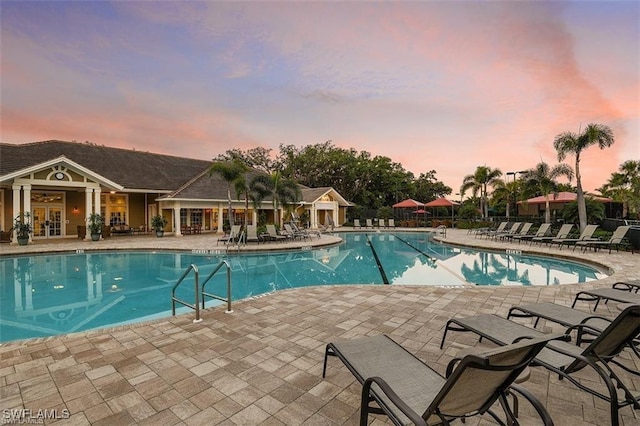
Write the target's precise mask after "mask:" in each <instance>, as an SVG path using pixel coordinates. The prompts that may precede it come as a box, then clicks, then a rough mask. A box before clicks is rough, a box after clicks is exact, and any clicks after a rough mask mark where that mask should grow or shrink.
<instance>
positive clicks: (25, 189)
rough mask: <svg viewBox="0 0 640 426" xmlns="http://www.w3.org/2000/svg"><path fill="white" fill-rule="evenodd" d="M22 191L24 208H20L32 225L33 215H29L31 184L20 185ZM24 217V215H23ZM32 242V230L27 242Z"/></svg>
mask: <svg viewBox="0 0 640 426" xmlns="http://www.w3.org/2000/svg"><path fill="white" fill-rule="evenodd" d="M22 191H23V194H22V195H23V196H24V200H23V203H24V208H23V209H22V213H23V214H27V213H28V214H29V220H28V221H29V222H30V223H31V225H32V226H33V217H32V216H31V185H22ZM25 219H26V217H25ZM31 243H33V232H32V233H31V234H29V244H31Z"/></svg>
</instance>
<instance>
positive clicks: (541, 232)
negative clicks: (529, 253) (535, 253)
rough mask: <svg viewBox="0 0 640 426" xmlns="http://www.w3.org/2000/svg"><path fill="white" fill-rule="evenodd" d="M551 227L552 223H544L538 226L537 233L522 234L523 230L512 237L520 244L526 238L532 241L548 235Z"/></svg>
mask: <svg viewBox="0 0 640 426" xmlns="http://www.w3.org/2000/svg"><path fill="white" fill-rule="evenodd" d="M550 229H551V224H550V223H543V224H542V225H540V228H538V230H537V231H536V233H535V234H525V235H522V232H521V233H520V234H519V235H514V236H513V237H512V238H513V239H514V240H517V241H518V244H520V242H521V241H524V240H529V242H531V241H533V239H534V238H536V237H546V236H547V234H548V233H549V230H550Z"/></svg>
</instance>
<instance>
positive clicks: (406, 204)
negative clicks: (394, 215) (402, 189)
mask: <svg viewBox="0 0 640 426" xmlns="http://www.w3.org/2000/svg"><path fill="white" fill-rule="evenodd" d="M393 207H394V208H397V209H401V208H410V207H424V203H421V202H420V201H416V200H412V199H411V198H407V199H406V200H404V201H400V202H399V203H396V204H394V205H393Z"/></svg>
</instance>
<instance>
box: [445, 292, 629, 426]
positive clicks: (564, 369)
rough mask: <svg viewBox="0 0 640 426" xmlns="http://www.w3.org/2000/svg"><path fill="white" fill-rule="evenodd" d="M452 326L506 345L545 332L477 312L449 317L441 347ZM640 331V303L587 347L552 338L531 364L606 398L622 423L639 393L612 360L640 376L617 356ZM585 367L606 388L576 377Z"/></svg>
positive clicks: (615, 422)
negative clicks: (623, 413) (621, 415)
mask: <svg viewBox="0 0 640 426" xmlns="http://www.w3.org/2000/svg"><path fill="white" fill-rule="evenodd" d="M613 291H619V290H613ZM449 330H451V331H467V332H473V333H475V334H477V335H478V336H480V337H481V338H486V339H488V340H490V341H492V342H494V343H496V344H498V345H507V344H509V343H511V342H513V341H514V340H516V339H519V338H522V337H525V336H526V337H531V338H536V337H542V336H545V333H542V332H540V331H538V330H535V329H533V328H531V327H527V326H525V325H522V324H518V323H516V322H514V321H511V320H508V319H506V318H502V317H499V316H497V315H478V316H474V317H467V318H453V319H451V320H449V321H448V322H447V325H446V327H445V331H444V335H443V336H442V343H441V345H440V347H441V348H442V346H443V345H444V341H445V339H446V337H447V332H448V331H449ZM639 335H640V305H631V306H629V307H627V308H626V309H625V310H624V311H622V312H621V313H620V314H619V315H618V316H617V317H616V318H615V319H614V320H613V321H612V322H611V324H609V325H608V326H607V328H605V329H604V330H603V331H602V332H601V333H600V334H599V335H598V336H597V337H596V338H595V339H594V340H593V341H592V342H590V343H589V345H588V346H586V347H585V348H582V347H580V346H576V345H572V344H570V343H566V342H555V341H554V342H549V344H548V345H547V346H546V347H545V348H544V349H543V350H542V351H540V353H539V354H538V355H537V356H536V358H535V359H534V361H533V363H532V366H542V367H545V368H546V369H548V370H550V371H552V372H554V373H556V374H558V376H559V377H560V379H567V380H569V381H570V382H571V383H573V384H574V385H575V386H577V387H578V388H580V389H582V390H583V391H586V392H588V393H590V394H591V395H593V396H596V397H598V398H600V399H603V400H605V401H607V402H608V403H609V406H610V415H611V424H612V425H619V424H620V423H619V418H618V412H619V410H620V408H622V407H626V406H628V405H631V406H632V407H633V409H635V410H638V409H640V393H638V392H637V391H633V390H631V389H630V388H629V386H627V385H626V384H625V382H623V380H622V379H621V378H620V377H619V376H618V374H617V373H616V372H615V371H614V370H613V366H612V365H611V364H616V365H618V366H621V367H622V368H623V369H624V370H625V371H627V372H629V373H631V374H633V375H635V376H640V372H638V371H636V370H634V369H633V368H629V367H626V366H625V365H624V364H622V363H620V362H619V360H618V359H617V357H618V355H619V354H620V352H622V351H623V350H624V349H625V348H626V347H627V346H629V345H632V344H633V341H634V340H635V339H637V338H638V336H639ZM585 367H591V369H592V370H593V371H594V372H595V373H596V374H597V375H598V376H600V379H601V381H602V382H604V384H605V386H606V391H603V390H599V389H594V388H593V387H590V386H589V384H591V383H593V384H595V383H596V382H595V381H584V382H582V381H580V380H578V378H576V377H574V373H576V372H578V371H580V370H582V369H583V368H585Z"/></svg>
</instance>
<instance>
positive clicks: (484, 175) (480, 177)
mask: <svg viewBox="0 0 640 426" xmlns="http://www.w3.org/2000/svg"><path fill="white" fill-rule="evenodd" d="M500 176H502V172H501V171H500V169H492V168H491V167H487V166H479V167H478V168H476V172H475V173H474V174H472V175H467V176H465V177H464V179H463V180H462V186H461V187H460V193H461V194H464V193H465V192H466V191H467V190H468V189H471V190H472V191H473V196H474V197H476V196H477V195H478V193H480V211H481V212H482V217H483V218H485V219H486V218H487V217H488V216H489V205H488V203H487V187H488V186H489V185H495V184H496V182H497V181H498V180H499V179H500Z"/></svg>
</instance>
